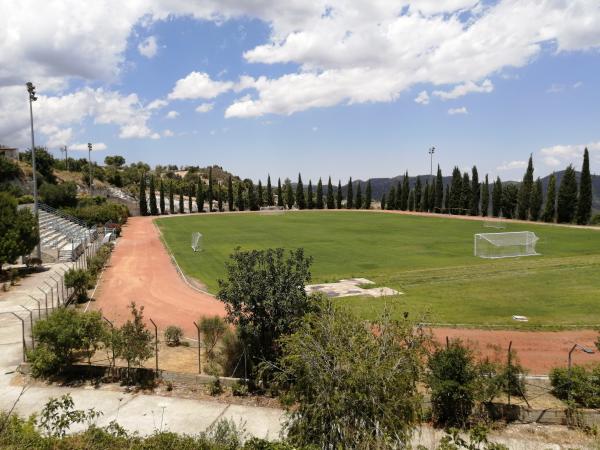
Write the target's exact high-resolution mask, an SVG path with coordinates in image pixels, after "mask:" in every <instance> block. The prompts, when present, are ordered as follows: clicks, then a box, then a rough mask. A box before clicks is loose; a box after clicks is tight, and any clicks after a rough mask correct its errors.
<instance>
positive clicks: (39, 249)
mask: <svg viewBox="0 0 600 450" xmlns="http://www.w3.org/2000/svg"><path fill="white" fill-rule="evenodd" d="M25 86H26V87H27V92H28V93H29V118H30V123H31V170H32V171H33V215H34V216H35V224H36V228H37V233H38V244H37V246H36V254H37V257H38V259H42V243H41V242H40V219H39V215H38V192H37V175H36V170H35V139H34V134H33V102H35V101H36V100H37V97H36V96H35V86H34V85H33V83H32V82H31V81H28V82H27V83H26V84H25Z"/></svg>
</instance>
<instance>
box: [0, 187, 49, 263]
mask: <svg viewBox="0 0 600 450" xmlns="http://www.w3.org/2000/svg"><path fill="white" fill-rule="evenodd" d="M38 242H39V238H38V232H37V225H36V220H35V217H34V216H33V214H32V213H31V211H29V210H28V209H21V210H18V209H17V201H16V200H15V198H14V197H13V196H12V195H9V194H7V193H5V192H0V272H1V271H2V265H3V264H6V263H13V262H15V261H16V259H17V258H18V257H19V256H22V255H28V254H30V253H31V252H32V251H33V249H34V248H35V246H36V245H37V243H38Z"/></svg>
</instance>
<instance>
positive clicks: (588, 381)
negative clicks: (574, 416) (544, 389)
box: [550, 365, 600, 408]
mask: <svg viewBox="0 0 600 450" xmlns="http://www.w3.org/2000/svg"><path fill="white" fill-rule="evenodd" d="M550 384H551V385H552V393H553V394H554V395H555V396H556V397H557V398H559V399H561V400H568V399H569V390H570V391H571V399H572V400H573V401H574V402H575V403H577V404H578V405H580V406H583V407H585V408H600V365H598V366H595V367H593V368H591V369H588V368H585V367H582V366H573V367H572V368H571V373H570V374H569V369H566V368H562V367H556V368H554V369H552V371H551V372H550Z"/></svg>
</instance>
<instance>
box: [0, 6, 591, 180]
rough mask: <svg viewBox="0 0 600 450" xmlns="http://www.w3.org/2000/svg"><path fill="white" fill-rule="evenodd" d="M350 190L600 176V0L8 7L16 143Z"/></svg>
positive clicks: (6, 112) (4, 105)
mask: <svg viewBox="0 0 600 450" xmlns="http://www.w3.org/2000/svg"><path fill="white" fill-rule="evenodd" d="M27 81H31V82H33V83H34V84H35V86H36V88H37V94H38V100H37V101H36V102H35V103H34V120H35V132H36V145H37V144H39V145H45V146H47V147H48V148H49V149H50V150H51V151H52V152H53V153H54V154H55V155H56V156H60V155H61V153H60V148H61V147H62V146H64V145H66V146H67V148H68V149H69V153H70V156H74V157H84V156H87V142H92V143H93V146H94V151H93V154H92V158H93V159H94V160H96V161H103V160H104V157H105V156H107V155H113V154H119V155H122V156H124V157H125V158H126V160H127V162H136V161H139V160H142V161H145V162H148V163H150V164H151V165H155V164H178V165H187V164H191V165H199V166H206V165H211V164H218V165H221V166H223V167H224V168H225V169H226V170H229V171H231V172H233V173H235V174H237V175H240V176H241V177H243V178H246V177H248V178H253V179H255V180H257V179H259V178H261V179H263V180H264V179H265V178H266V175H267V174H268V173H270V174H271V175H272V176H275V177H281V178H282V179H283V178H285V177H290V178H292V179H295V178H296V177H297V174H298V172H301V173H302V175H303V179H305V180H307V179H309V178H312V179H313V180H316V179H317V178H319V177H323V178H327V177H328V176H332V178H333V179H334V180H337V179H338V178H341V179H342V180H346V179H347V178H348V177H350V176H352V177H353V178H354V179H363V180H364V179H367V178H372V177H390V176H396V175H399V174H401V173H404V171H406V170H408V172H409V174H411V175H417V174H426V173H428V172H429V167H430V159H429V154H428V149H429V148H430V147H432V146H435V148H436V151H435V154H434V160H433V162H434V166H435V165H436V164H439V165H440V166H441V168H442V171H443V172H444V174H449V173H450V172H451V170H452V168H453V167H454V166H455V165H456V166H458V167H460V168H461V169H462V170H469V169H470V167H471V166H472V165H473V164H476V165H477V167H478V169H479V173H480V174H482V173H484V174H485V173H488V174H489V175H490V176H492V177H495V176H500V177H501V178H502V179H505V180H510V179H515V180H516V179H520V178H521V177H522V175H523V172H524V168H525V166H526V160H527V158H528V157H529V155H530V154H531V155H533V158H534V165H535V168H536V175H538V176H544V175H547V174H548V173H550V172H552V171H554V170H562V169H564V168H565V167H566V166H567V165H568V164H569V163H573V164H574V165H575V166H576V168H579V167H580V166H581V156H582V153H583V148H584V147H586V146H587V147H588V148H589V150H590V155H591V169H592V172H594V173H599V172H600V108H599V107H598V105H600V1H598V0H497V1H474V0H396V1H388V0H369V1H365V0H286V1H285V2H281V1H279V0H205V1H200V0H127V1H125V2H123V1H117V0H98V1H94V2H82V1H80V0H46V1H43V2H42V1H40V0H19V1H16V0H3V1H2V2H1V3H0V144H3V145H7V146H15V147H18V148H21V149H25V148H28V147H29V146H30V137H29V110H28V104H27V98H28V97H27V92H26V90H25V82H27Z"/></svg>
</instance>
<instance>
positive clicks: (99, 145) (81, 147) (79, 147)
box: [69, 142, 108, 152]
mask: <svg viewBox="0 0 600 450" xmlns="http://www.w3.org/2000/svg"><path fill="white" fill-rule="evenodd" d="M107 148H108V147H107V146H106V144H105V143H104V142H92V152H95V151H102V150H106V149H107ZM69 150H74V151H86V152H87V151H88V145H87V143H80V144H71V145H70V146H69Z"/></svg>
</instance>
